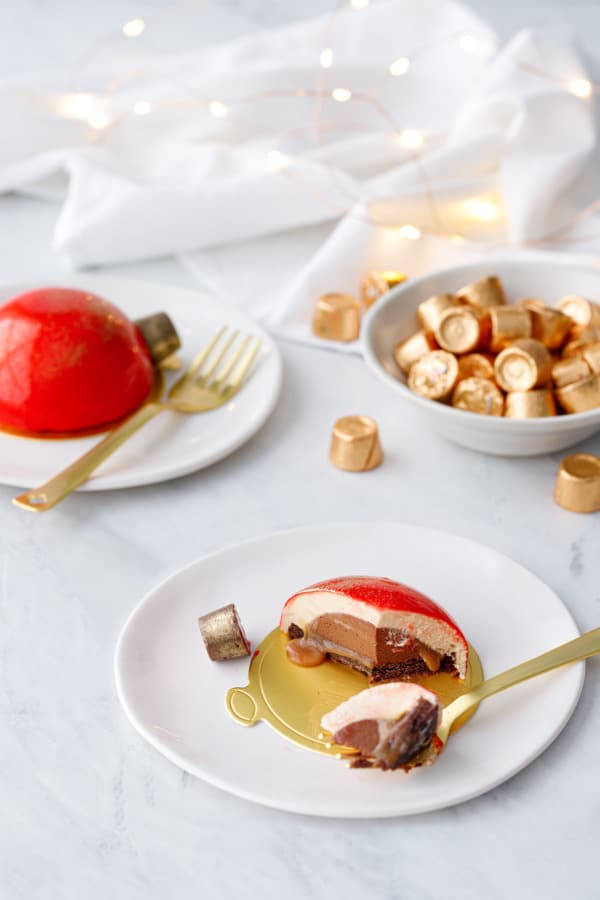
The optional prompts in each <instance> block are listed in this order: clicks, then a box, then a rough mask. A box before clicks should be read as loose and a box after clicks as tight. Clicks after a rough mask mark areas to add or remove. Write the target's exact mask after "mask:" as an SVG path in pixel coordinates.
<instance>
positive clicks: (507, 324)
mask: <svg viewBox="0 0 600 900" xmlns="http://www.w3.org/2000/svg"><path fill="white" fill-rule="evenodd" d="M489 315H490V323H491V336H490V350H492V352H494V353H499V352H500V350H504V348H505V347H506V346H507V345H508V344H512V342H513V341H518V340H520V339H521V338H529V337H531V329H532V325H531V313H530V312H529V310H528V309H524V308H523V307H522V306H494V307H492V308H491V309H490V310H489Z"/></svg>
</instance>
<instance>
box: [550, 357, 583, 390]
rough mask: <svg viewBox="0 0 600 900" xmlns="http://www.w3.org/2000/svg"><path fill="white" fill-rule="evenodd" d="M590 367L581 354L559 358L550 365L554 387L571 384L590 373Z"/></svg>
mask: <svg viewBox="0 0 600 900" xmlns="http://www.w3.org/2000/svg"><path fill="white" fill-rule="evenodd" d="M591 371H592V370H591V369H590V367H589V365H588V364H587V362H586V361H585V359H584V358H583V356H570V357H568V358H567V359H559V360H558V361H557V362H555V363H554V365H553V366H552V381H553V382H554V387H557V388H559V387H564V386H565V385H567V384H573V383H574V382H575V381H580V380H581V379H582V378H587V376H588V375H590V374H591Z"/></svg>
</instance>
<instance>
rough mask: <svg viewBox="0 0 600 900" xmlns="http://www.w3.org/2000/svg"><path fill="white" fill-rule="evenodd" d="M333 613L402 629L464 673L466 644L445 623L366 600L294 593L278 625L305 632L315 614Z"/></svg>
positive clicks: (382, 626)
mask: <svg viewBox="0 0 600 900" xmlns="http://www.w3.org/2000/svg"><path fill="white" fill-rule="evenodd" d="M335 614H341V615H347V616H356V618H357V619H363V620H364V621H367V622H370V623H371V624H372V625H374V626H375V627H376V628H400V629H404V630H406V631H408V632H409V633H410V634H411V635H412V636H413V637H415V638H417V639H418V640H419V641H421V643H423V644H425V646H427V647H430V648H431V649H432V650H435V651H436V652H437V653H439V654H440V655H441V656H445V655H448V656H451V657H452V659H453V660H454V664H455V666H456V668H457V670H458V674H459V675H460V677H461V678H464V677H465V675H466V673H467V656H468V649H467V645H466V644H465V643H464V642H463V641H462V640H461V639H460V635H458V634H457V633H456V631H454V629H453V628H451V627H450V626H449V625H448V624H447V623H446V622H444V621H442V620H441V619H434V618H432V617H431V616H422V615H419V614H417V613H409V612H402V611H400V612H399V611H397V610H387V609H378V608H377V607H376V606H372V605H371V604H370V603H363V601H362V600H354V599H353V598H352V597H348V596H347V595H345V594H339V593H336V592H334V591H323V590H318V591H308V592H303V593H301V594H298V595H297V596H296V597H295V598H294V599H293V600H291V601H289V602H288V603H287V604H286V606H285V607H284V609H283V613H282V616H281V623H280V627H281V630H282V631H286V632H287V630H288V628H289V627H290V625H292V624H295V625H297V626H298V627H299V628H302V630H303V631H304V632H305V633H306V632H307V631H308V630H309V626H310V623H311V622H313V621H314V620H315V619H316V618H318V616H322V615H335Z"/></svg>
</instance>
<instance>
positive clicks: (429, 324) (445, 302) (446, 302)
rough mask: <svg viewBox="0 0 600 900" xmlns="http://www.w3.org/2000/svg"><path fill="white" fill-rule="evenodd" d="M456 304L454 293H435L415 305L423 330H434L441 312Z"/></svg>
mask: <svg viewBox="0 0 600 900" xmlns="http://www.w3.org/2000/svg"><path fill="white" fill-rule="evenodd" d="M453 306H456V300H455V297H454V294H435V295H434V296H433V297H429V298H428V299H427V300H423V302H422V303H419V305H418V307H417V318H418V320H419V324H420V325H421V328H423V330H424V331H435V329H436V328H437V326H438V325H439V322H440V318H441V316H442V313H444V312H445V311H446V310H447V309H450V308H451V307H453Z"/></svg>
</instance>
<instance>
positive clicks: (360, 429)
mask: <svg viewBox="0 0 600 900" xmlns="http://www.w3.org/2000/svg"><path fill="white" fill-rule="evenodd" d="M329 459H330V461H331V462H332V463H333V465H334V466H337V468H338V469H345V470H346V471H347V472H368V471H369V470H370V469H374V468H375V467H376V466H378V465H380V463H381V461H382V460H383V453H382V451H381V444H380V443H379V432H378V429H377V423H376V422H375V420H374V419H371V417H370V416H344V417H343V418H341V419H338V420H337V422H336V423H335V425H334V426H333V431H332V433H331V445H330V448H329Z"/></svg>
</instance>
